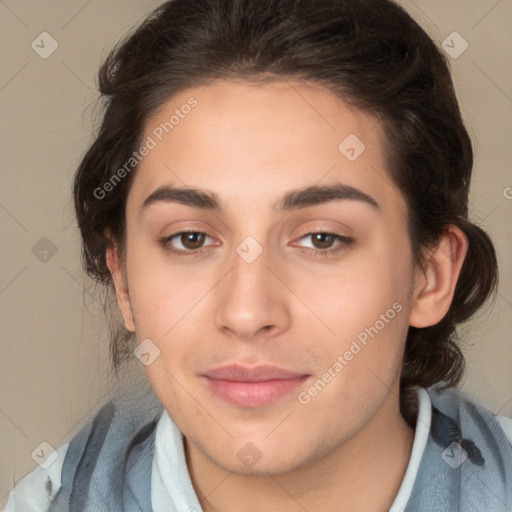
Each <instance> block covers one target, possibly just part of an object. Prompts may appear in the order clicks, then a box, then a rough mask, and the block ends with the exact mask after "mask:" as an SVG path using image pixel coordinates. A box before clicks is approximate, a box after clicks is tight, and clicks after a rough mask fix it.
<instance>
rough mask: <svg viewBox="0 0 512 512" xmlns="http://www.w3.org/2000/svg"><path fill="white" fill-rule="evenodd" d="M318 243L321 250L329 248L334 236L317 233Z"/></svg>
mask: <svg viewBox="0 0 512 512" xmlns="http://www.w3.org/2000/svg"><path fill="white" fill-rule="evenodd" d="M315 237H316V241H317V242H320V249H326V248H328V247H329V246H330V245H331V243H332V235H329V234H327V233H316V234H315Z"/></svg>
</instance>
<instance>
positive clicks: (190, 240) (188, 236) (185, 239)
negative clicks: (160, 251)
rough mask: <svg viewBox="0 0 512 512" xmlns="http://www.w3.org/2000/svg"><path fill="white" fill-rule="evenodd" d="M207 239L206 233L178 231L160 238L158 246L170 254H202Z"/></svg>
mask: <svg viewBox="0 0 512 512" xmlns="http://www.w3.org/2000/svg"><path fill="white" fill-rule="evenodd" d="M207 238H210V239H211V237H210V236H209V235H208V233H204V232H202V231H180V232H179V233H174V234H172V235H170V236H168V237H165V238H162V239H161V240H160V245H161V246H162V247H163V248H164V249H166V250H168V251H169V252H171V253H175V254H178V255H183V256H187V255H189V254H197V253H200V252H202V250H203V249H204V248H203V244H204V242H205V240H206V239H207ZM173 241H174V242H173Z"/></svg>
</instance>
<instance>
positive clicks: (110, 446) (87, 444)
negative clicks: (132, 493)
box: [4, 389, 162, 512]
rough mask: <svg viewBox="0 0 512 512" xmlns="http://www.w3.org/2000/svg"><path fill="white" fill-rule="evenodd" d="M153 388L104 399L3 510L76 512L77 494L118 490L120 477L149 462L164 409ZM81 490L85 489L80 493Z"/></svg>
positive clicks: (18, 488) (22, 483)
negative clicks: (102, 403)
mask: <svg viewBox="0 0 512 512" xmlns="http://www.w3.org/2000/svg"><path fill="white" fill-rule="evenodd" d="M149 391H150V390H149ZM149 391H148V389H145V390H138V391H135V392H129V393H122V394H121V395H117V396H116V397H114V398H112V399H111V400H110V401H109V402H107V403H105V404H104V405H103V406H102V407H101V408H100V409H99V411H97V412H96V413H95V415H94V416H93V417H90V418H89V419H88V420H86V421H85V422H84V424H83V425H82V427H81V429H80V431H79V432H78V433H77V434H76V435H75V436H74V437H73V438H72V439H71V440H70V441H69V442H68V443H66V444H64V445H63V446H61V448H59V450H57V452H56V454H57V458H56V459H55V461H54V462H53V463H52V464H51V465H49V466H48V467H47V468H46V469H45V468H43V467H38V468H37V469H35V470H34V471H33V472H31V473H29V474H28V475H27V476H26V477H24V478H23V479H22V480H20V481H19V482H18V483H17V484H16V485H15V487H14V488H13V490H12V491H11V494H10V497H9V500H8V502H7V505H6V507H7V508H6V509H5V511H4V512H20V511H23V512H25V511H26V512H42V511H45V512H47V511H48V510H53V507H55V506H58V507H57V508H58V509H59V510H61V509H62V510H68V509H69V510H74V509H77V510H78V509H79V508H73V507H71V508H69V507H67V504H69V503H71V501H70V500H72V498H73V495H82V494H83V495H84V496H87V495H89V493H93V494H95V495H98V496H100V495H101V496H104V495H105V496H108V495H109V494H112V495H116V494H118V493H117V490H118V489H117V488H115V489H114V487H115V486H116V485H118V484H119V482H120V481H124V479H125V477H126V476H128V477H130V474H131V473H132V472H133V471H136V470H138V468H139V467H143V468H146V467H147V466H148V462H147V461H146V460H145V459H146V458H147V457H148V453H149V454H150V453H151V446H147V445H148V444H150V443H151V439H152V437H151V436H152V432H153V430H154V427H155V424H156V419H157V418H158V417H159V416H160V414H161V410H162V406H161V404H160V403H159V401H158V400H157V399H156V397H155V396H154V395H153V394H152V393H150V392H149ZM140 460H144V464H142V465H141V464H140V463H139V462H140ZM121 473H123V474H122V475H121ZM125 473H126V474H125ZM121 476H122V478H121ZM139 476H140V475H135V478H138V477H139ZM128 482H130V478H128ZM78 488H79V489H82V488H83V489H87V491H86V492H85V493H80V492H78V493H77V492H76V489H78ZM110 491H112V492H110ZM66 507H67V508H66Z"/></svg>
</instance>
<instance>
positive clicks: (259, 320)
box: [214, 249, 290, 341]
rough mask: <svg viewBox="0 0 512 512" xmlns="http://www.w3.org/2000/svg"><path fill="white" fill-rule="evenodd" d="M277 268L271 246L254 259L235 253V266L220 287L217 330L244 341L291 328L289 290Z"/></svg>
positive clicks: (233, 262) (233, 261)
mask: <svg viewBox="0 0 512 512" xmlns="http://www.w3.org/2000/svg"><path fill="white" fill-rule="evenodd" d="M269 267H270V268H269ZM273 267H274V265H272V262H271V258H270V257H269V250H268V249H264V250H263V252H262V253H261V254H260V255H259V256H258V257H257V258H256V260H254V261H252V262H248V260H245V259H244V258H243V257H241V256H239V254H238V253H236V252H235V254H234V256H233V258H232V269H231V271H230V272H229V273H228V275H227V276H226V278H225V279H223V280H222V281H221V282H220V283H219V286H218V288H217V290H216V305H215V313H214V322H215V326H216V327H217V329H219V330H221V331H223V332H224V333H225V334H227V335H229V336H231V337H234V338H237V339H240V340H243V341H256V340H258V339H261V338H265V339H266V338H268V337H271V336H276V335H277V334H279V333H281V332H284V331H286V330H287V329H288V328H289V325H290V310H289V308H288V304H287V300H288V297H287V293H286V292H287V290H286V287H285V286H284V285H283V283H282V281H280V280H279V279H278V278H277V277H276V275H275V274H276V269H275V268H273Z"/></svg>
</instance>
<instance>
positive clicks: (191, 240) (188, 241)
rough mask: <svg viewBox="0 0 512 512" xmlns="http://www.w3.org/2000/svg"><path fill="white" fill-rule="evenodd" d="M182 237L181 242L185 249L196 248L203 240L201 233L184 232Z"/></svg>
mask: <svg viewBox="0 0 512 512" xmlns="http://www.w3.org/2000/svg"><path fill="white" fill-rule="evenodd" d="M183 237H184V239H183V238H182V243H183V245H184V246H185V247H186V248H187V249H197V248H199V247H201V245H202V243H203V241H204V235H203V234H202V233H185V234H184V235H183Z"/></svg>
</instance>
